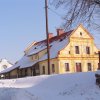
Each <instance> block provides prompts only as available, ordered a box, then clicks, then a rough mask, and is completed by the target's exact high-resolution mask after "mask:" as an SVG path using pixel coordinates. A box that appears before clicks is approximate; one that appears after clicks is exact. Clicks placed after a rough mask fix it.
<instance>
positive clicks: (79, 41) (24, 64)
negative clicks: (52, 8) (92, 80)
mask: <svg viewBox="0 0 100 100" xmlns="http://www.w3.org/2000/svg"><path fill="white" fill-rule="evenodd" d="M49 42H50V45H49V46H50V47H49V48H50V74H63V73H75V72H88V71H96V70H97V69H98V63H99V57H98V54H97V53H98V51H99V49H98V48H97V47H96V45H95V43H94V38H93V36H92V35H91V34H90V33H89V32H88V31H87V30H86V29H85V28H84V27H83V26H82V25H81V24H80V25H79V26H78V27H77V28H76V29H74V30H71V31H69V32H64V31H63V29H57V35H56V36H53V34H52V33H50V34H49ZM24 53H25V55H24V56H23V57H22V59H21V60H19V61H18V62H17V63H16V64H15V65H14V66H13V67H11V68H8V69H7V70H5V71H2V72H1V73H0V75H2V74H3V75H5V78H16V77H25V76H36V75H42V74H48V65H47V47H46V40H43V41H39V42H33V43H32V44H31V45H30V46H29V47H28V48H26V50H25V51H24Z"/></svg>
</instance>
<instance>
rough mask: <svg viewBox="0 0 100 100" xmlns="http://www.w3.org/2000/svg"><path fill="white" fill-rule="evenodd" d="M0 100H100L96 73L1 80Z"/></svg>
mask: <svg viewBox="0 0 100 100" xmlns="http://www.w3.org/2000/svg"><path fill="white" fill-rule="evenodd" d="M0 100H100V88H99V87H98V86H96V85H95V73H94V72H87V73H74V74H61V75H50V76H48V75H42V76H36V77H26V78H20V79H11V80H0Z"/></svg>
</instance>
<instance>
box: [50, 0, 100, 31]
mask: <svg viewBox="0 0 100 100" xmlns="http://www.w3.org/2000/svg"><path fill="white" fill-rule="evenodd" d="M50 4H52V5H54V6H55V8H60V7H64V10H65V16H64V24H63V26H64V28H65V29H67V28H69V27H71V26H72V25H73V24H75V23H76V24H77V23H87V25H88V26H91V25H92V26H94V27H95V28H96V29H100V0H50Z"/></svg>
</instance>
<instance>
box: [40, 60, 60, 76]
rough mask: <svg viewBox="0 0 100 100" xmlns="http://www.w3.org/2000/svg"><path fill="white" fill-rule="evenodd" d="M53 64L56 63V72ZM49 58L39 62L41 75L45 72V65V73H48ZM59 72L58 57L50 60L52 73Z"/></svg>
mask: <svg viewBox="0 0 100 100" xmlns="http://www.w3.org/2000/svg"><path fill="white" fill-rule="evenodd" d="M52 64H54V65H55V73H53V72H52ZM47 65H48V64H47V60H46V61H42V62H40V63H39V66H40V75H42V74H43V66H45V74H48V66H47ZM57 73H59V72H58V62H57V59H51V60H50V74H57Z"/></svg>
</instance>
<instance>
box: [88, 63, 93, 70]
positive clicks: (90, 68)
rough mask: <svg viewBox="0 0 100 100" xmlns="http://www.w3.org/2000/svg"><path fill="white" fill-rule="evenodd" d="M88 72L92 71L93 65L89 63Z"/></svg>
mask: <svg viewBox="0 0 100 100" xmlns="http://www.w3.org/2000/svg"><path fill="white" fill-rule="evenodd" d="M87 66H88V71H92V67H91V63H87Z"/></svg>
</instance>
